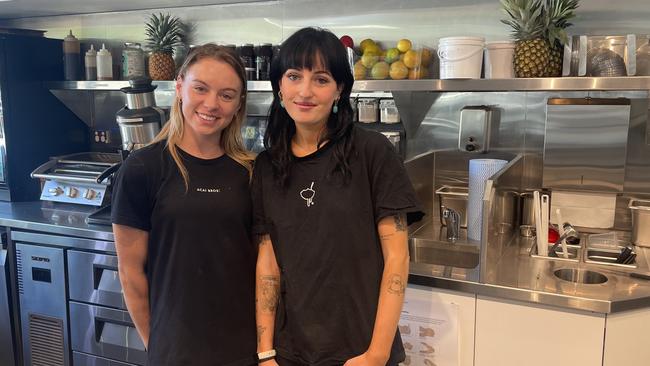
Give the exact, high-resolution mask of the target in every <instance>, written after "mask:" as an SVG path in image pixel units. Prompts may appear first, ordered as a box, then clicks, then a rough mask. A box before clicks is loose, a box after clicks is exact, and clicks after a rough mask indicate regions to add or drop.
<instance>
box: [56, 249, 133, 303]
mask: <svg viewBox="0 0 650 366" xmlns="http://www.w3.org/2000/svg"><path fill="white" fill-rule="evenodd" d="M67 254H68V288H69V291H70V300H75V301H81V302H88V303H92V304H98V305H105V306H110V307H113V308H119V309H124V310H126V303H125V302H124V296H123V295H122V286H121V284H120V278H119V277H118V274H117V257H116V256H114V255H105V254H95V253H86V252H78V251H74V250H69V251H68V253H67Z"/></svg>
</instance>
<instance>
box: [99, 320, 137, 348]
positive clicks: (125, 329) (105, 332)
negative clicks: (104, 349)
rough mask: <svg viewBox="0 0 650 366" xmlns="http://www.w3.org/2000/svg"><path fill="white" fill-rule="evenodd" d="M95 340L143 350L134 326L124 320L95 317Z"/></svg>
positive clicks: (100, 342)
mask: <svg viewBox="0 0 650 366" xmlns="http://www.w3.org/2000/svg"><path fill="white" fill-rule="evenodd" d="M95 342H97V343H99V344H111V345H115V346H120V347H124V348H128V349H134V350H138V351H143V352H144V351H145V348H144V343H143V342H142V339H140V336H139V335H138V332H137V330H136V329H135V326H134V325H133V323H131V322H129V321H126V320H115V319H107V318H103V317H95Z"/></svg>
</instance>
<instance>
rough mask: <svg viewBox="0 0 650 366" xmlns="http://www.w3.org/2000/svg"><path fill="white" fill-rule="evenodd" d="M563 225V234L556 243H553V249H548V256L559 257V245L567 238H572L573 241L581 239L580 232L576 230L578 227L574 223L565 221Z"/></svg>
mask: <svg viewBox="0 0 650 366" xmlns="http://www.w3.org/2000/svg"><path fill="white" fill-rule="evenodd" d="M562 227H563V228H564V233H563V234H562V235H560V237H559V238H558V239H557V240H556V241H555V243H553V246H552V247H551V249H549V251H548V256H549V257H557V256H558V255H557V252H556V250H557V247H558V246H559V245H560V244H562V242H563V241H564V240H567V239H569V240H572V241H576V240H579V239H578V235H579V234H578V232H577V231H576V229H575V228H574V227H573V225H571V224H569V223H568V222H565V223H564V224H563V225H562ZM565 254H566V253H565ZM565 257H566V256H565Z"/></svg>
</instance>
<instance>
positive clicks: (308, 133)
mask: <svg viewBox="0 0 650 366" xmlns="http://www.w3.org/2000/svg"><path fill="white" fill-rule="evenodd" d="M346 60H347V58H346V54H345V50H344V48H343V46H342V45H341V43H340V42H339V40H338V38H337V37H336V36H335V35H334V34H332V33H331V32H329V31H326V30H322V29H315V28H304V29H301V30H299V31H298V32H296V33H295V34H293V35H292V36H291V37H289V38H288V39H287V40H286V41H285V42H284V43H283V44H282V47H281V50H280V53H279V56H278V57H277V58H276V59H275V61H274V63H273V65H272V68H271V84H272V86H273V91H274V101H273V104H272V106H271V111H270V115H269V125H268V128H267V130H266V135H265V145H266V147H267V150H266V151H265V152H263V153H262V154H260V155H259V157H258V158H257V160H256V163H255V170H254V173H253V188H252V191H253V208H254V224H253V230H254V232H255V233H256V234H257V235H259V248H258V260H257V277H256V287H257V290H256V296H257V309H256V312H257V331H258V356H259V359H260V362H261V364H264V365H267V364H268V365H275V364H276V363H277V364H279V365H281V366H285V365H319V366H320V365H322V366H330V365H343V364H344V365H346V366H354V365H363V366H368V365H371V366H373V365H397V363H398V362H401V361H403V360H404V349H403V347H402V342H401V339H400V336H399V333H398V331H397V322H398V320H399V315H400V311H401V307H402V303H403V299H404V290H405V287H406V283H407V278H408V263H409V256H408V246H407V221H410V220H418V219H420V218H421V216H422V213H421V212H420V211H419V209H418V207H417V202H416V199H415V194H414V192H413V188H412V186H411V183H410V181H409V179H408V176H407V175H406V172H405V169H404V167H403V164H402V162H401V159H400V158H399V157H398V156H397V154H396V153H395V152H394V150H393V148H392V146H391V145H390V143H389V142H388V140H387V139H386V138H385V137H384V136H383V135H381V134H378V133H376V132H370V131H365V130H361V129H357V128H355V127H354V125H353V122H352V108H351V106H350V91H351V89H352V84H353V82H354V80H353V77H352V73H351V71H350V67H349V64H348V63H347V61H346Z"/></svg>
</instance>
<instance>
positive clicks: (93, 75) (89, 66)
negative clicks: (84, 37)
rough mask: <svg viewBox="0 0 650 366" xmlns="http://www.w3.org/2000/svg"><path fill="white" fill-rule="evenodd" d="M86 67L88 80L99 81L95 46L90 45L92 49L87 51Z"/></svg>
mask: <svg viewBox="0 0 650 366" xmlns="http://www.w3.org/2000/svg"><path fill="white" fill-rule="evenodd" d="M84 61H85V66H86V68H85V69H86V80H97V51H95V46H94V45H92V44H91V45H90V49H89V50H88V51H86V56H85V58H84Z"/></svg>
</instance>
